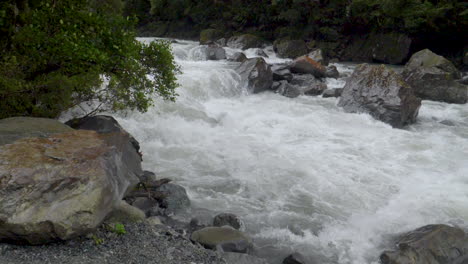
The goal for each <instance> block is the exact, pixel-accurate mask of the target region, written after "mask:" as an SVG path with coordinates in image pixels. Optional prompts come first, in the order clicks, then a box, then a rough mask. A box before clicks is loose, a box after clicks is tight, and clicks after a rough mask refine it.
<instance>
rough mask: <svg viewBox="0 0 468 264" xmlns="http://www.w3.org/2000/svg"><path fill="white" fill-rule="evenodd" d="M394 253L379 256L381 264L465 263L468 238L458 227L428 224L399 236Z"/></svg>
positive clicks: (466, 260)
mask: <svg viewBox="0 0 468 264" xmlns="http://www.w3.org/2000/svg"><path fill="white" fill-rule="evenodd" d="M396 245H397V247H398V249H397V250H395V251H386V252H384V253H383V254H382V255H381V256H380V261H381V262H382V264H407V263H411V264H465V263H468V235H467V234H466V233H465V232H464V231H463V230H462V229H460V228H456V227H451V226H447V225H428V226H424V227H421V228H418V229H416V230H414V231H411V232H408V233H407V234H405V235H403V236H402V237H400V238H399V239H398V240H397V242H396Z"/></svg>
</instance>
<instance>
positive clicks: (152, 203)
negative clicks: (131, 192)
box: [127, 197, 159, 215]
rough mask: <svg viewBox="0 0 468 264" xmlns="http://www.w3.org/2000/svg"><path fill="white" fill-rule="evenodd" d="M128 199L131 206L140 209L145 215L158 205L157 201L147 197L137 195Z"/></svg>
mask: <svg viewBox="0 0 468 264" xmlns="http://www.w3.org/2000/svg"><path fill="white" fill-rule="evenodd" d="M127 199H128V198H127ZM128 200H129V202H130V204H131V205H132V206H134V207H136V208H138V209H140V210H141V211H143V212H144V213H145V214H146V215H150V211H151V210H152V209H153V208H154V207H159V203H158V201H156V200H154V199H151V198H148V197H137V198H135V199H132V200H130V199H128Z"/></svg>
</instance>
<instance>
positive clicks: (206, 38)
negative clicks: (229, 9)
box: [200, 28, 224, 45]
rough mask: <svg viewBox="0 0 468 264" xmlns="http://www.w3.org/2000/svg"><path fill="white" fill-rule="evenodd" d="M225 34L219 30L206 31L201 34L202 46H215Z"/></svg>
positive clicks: (210, 29)
mask: <svg viewBox="0 0 468 264" xmlns="http://www.w3.org/2000/svg"><path fill="white" fill-rule="evenodd" d="M223 35H224V32H223V31H221V30H218V29H213V28H209V29H205V30H202V31H201V32H200V45H207V44H213V43H214V42H215V41H216V40H218V39H220V38H222V37H223Z"/></svg>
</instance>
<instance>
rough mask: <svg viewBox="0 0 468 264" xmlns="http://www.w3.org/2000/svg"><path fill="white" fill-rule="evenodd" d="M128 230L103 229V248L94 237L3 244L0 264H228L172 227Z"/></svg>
mask: <svg viewBox="0 0 468 264" xmlns="http://www.w3.org/2000/svg"><path fill="white" fill-rule="evenodd" d="M125 229H126V232H127V233H126V234H124V235H118V234H115V233H113V232H111V231H108V230H105V229H102V228H101V229H99V230H97V231H96V232H95V235H96V237H98V238H102V239H103V240H104V242H103V243H102V244H100V245H97V244H96V242H95V240H94V239H93V238H91V237H90V236H89V238H78V239H75V240H71V241H66V242H62V243H55V244H49V245H44V246H18V245H10V244H0V263H2V264H3V263H5V264H6V263H8V264H36V263H37V264H47V263H53V264H55V263H60V264H63V263H64V264H90V263H93V264H94V263H132V264H145V263H158V264H225V263H226V262H225V261H224V260H223V259H222V258H221V257H220V256H219V254H218V253H216V252H215V251H211V250H206V249H204V248H203V247H201V246H199V245H194V244H193V243H192V242H190V240H188V239H187V237H185V236H183V235H181V234H180V233H178V232H176V231H175V230H174V229H172V228H170V227H167V226H162V225H161V226H151V225H148V224H145V223H142V224H131V225H130V224H129V225H125Z"/></svg>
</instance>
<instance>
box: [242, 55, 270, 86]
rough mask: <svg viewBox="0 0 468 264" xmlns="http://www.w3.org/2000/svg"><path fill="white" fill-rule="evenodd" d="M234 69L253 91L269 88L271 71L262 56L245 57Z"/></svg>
mask: <svg viewBox="0 0 468 264" xmlns="http://www.w3.org/2000/svg"><path fill="white" fill-rule="evenodd" d="M236 71H237V72H238V73H239V75H240V76H241V78H242V81H244V82H245V83H247V85H248V88H249V89H250V90H251V91H252V92H253V93H260V92H263V91H266V90H269V89H271V86H272V84H273V73H272V71H271V68H270V66H269V65H268V64H267V63H266V62H265V60H264V59H263V58H252V59H247V60H246V61H244V62H243V63H242V64H241V65H239V67H237V69H236Z"/></svg>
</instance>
